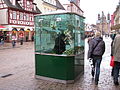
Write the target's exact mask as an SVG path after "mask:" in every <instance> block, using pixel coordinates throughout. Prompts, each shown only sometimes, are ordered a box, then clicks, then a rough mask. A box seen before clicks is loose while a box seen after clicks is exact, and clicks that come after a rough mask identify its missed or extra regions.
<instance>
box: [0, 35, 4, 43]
mask: <svg viewBox="0 0 120 90" xmlns="http://www.w3.org/2000/svg"><path fill="white" fill-rule="evenodd" d="M0 45H4V37H3V36H2V35H1V36H0Z"/></svg>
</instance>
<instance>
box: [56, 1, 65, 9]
mask: <svg viewBox="0 0 120 90" xmlns="http://www.w3.org/2000/svg"><path fill="white" fill-rule="evenodd" d="M56 6H57V7H58V8H59V9H62V10H65V8H64V7H63V6H62V4H61V3H60V2H59V0H56Z"/></svg>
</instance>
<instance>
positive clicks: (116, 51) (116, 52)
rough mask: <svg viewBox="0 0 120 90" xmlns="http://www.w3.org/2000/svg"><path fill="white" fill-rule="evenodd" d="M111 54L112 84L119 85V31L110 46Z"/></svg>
mask: <svg viewBox="0 0 120 90" xmlns="http://www.w3.org/2000/svg"><path fill="white" fill-rule="evenodd" d="M112 54H113V56H114V71H113V72H114V73H113V76H114V84H115V85H119V83H118V77H119V70H120V31H119V32H118V34H117V35H116V36H115V39H114V41H113V45H112Z"/></svg>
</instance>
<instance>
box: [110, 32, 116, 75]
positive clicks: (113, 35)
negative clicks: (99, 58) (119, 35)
mask: <svg viewBox="0 0 120 90" xmlns="http://www.w3.org/2000/svg"><path fill="white" fill-rule="evenodd" d="M115 36H116V34H115V33H114V34H112V35H111V39H112V42H111V57H112V56H113V53H112V46H113V41H114V39H115ZM113 74H114V66H113V67H112V72H111V76H113Z"/></svg>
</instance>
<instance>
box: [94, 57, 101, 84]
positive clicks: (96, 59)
mask: <svg viewBox="0 0 120 90" xmlns="http://www.w3.org/2000/svg"><path fill="white" fill-rule="evenodd" d="M101 61H102V59H98V58H93V62H94V65H93V66H94V67H95V71H96V72H95V82H98V81H99V75H100V64H101Z"/></svg>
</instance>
